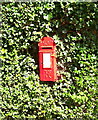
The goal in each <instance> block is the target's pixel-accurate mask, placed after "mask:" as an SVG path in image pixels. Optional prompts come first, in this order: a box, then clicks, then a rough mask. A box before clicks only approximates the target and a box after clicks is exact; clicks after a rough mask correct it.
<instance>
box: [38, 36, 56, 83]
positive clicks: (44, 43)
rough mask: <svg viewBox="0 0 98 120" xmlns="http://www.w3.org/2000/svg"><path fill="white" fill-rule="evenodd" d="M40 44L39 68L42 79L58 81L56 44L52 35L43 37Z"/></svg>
mask: <svg viewBox="0 0 98 120" xmlns="http://www.w3.org/2000/svg"><path fill="white" fill-rule="evenodd" d="M38 46H39V70H40V80H41V81H56V80H57V76H56V71H57V66H56V44H55V42H54V40H53V39H52V38H51V37H43V38H42V39H41V40H40V42H39V43H38Z"/></svg>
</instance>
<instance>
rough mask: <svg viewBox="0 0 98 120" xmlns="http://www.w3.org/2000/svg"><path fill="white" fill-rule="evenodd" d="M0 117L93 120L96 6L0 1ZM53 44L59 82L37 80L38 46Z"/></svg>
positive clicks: (96, 112) (97, 74)
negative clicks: (48, 40)
mask: <svg viewBox="0 0 98 120" xmlns="http://www.w3.org/2000/svg"><path fill="white" fill-rule="evenodd" d="M1 9H2V28H1V32H2V47H1V56H0V58H1V60H2V67H1V68H0V69H1V71H2V72H1V74H0V75H1V78H2V80H1V81H0V100H1V102H0V113H1V119H4V120H6V119H24V118H25V119H29V118H31V119H34V120H41V119H42V120H66V119H76V120H78V119H83V120H92V119H93V120H97V119H98V117H97V116H98V106H97V104H98V101H97V100H98V99H97V96H98V94H97V92H98V91H97V90H98V89H97V84H98V81H97V80H98V3H97V2H96V3H87V2H72V3H70V2H32V3H31V2H30V3H29V2H8V3H5V2H4V3H2V6H1ZM44 36H50V37H52V38H53V39H54V40H55V43H56V53H57V67H58V70H57V74H58V75H59V77H58V79H59V80H58V81H56V82H54V83H49V82H40V80H39V68H38V42H39V40H40V39H41V38H42V37H44Z"/></svg>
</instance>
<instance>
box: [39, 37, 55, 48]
mask: <svg viewBox="0 0 98 120" xmlns="http://www.w3.org/2000/svg"><path fill="white" fill-rule="evenodd" d="M38 46H40V47H41V46H55V42H54V40H53V39H52V38H51V37H43V38H42V39H41V40H40V42H39V44H38Z"/></svg>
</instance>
